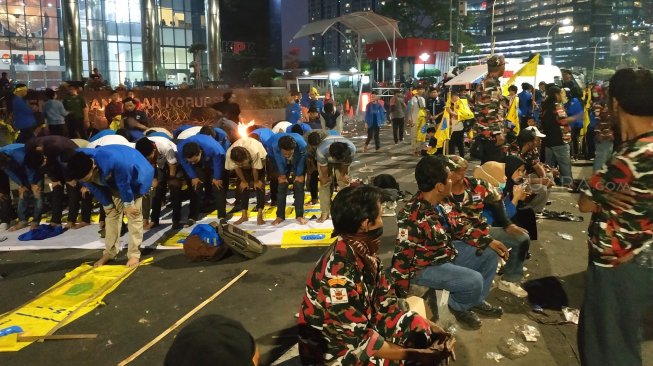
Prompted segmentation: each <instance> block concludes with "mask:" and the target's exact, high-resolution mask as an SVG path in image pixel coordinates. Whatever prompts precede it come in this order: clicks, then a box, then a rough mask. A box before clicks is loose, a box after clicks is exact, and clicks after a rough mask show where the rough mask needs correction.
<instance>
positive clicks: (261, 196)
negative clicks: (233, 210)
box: [236, 169, 265, 211]
mask: <svg viewBox="0 0 653 366" xmlns="http://www.w3.org/2000/svg"><path fill="white" fill-rule="evenodd" d="M243 174H244V175H245V179H247V182H248V183H250V184H253V183H254V174H253V171H252V169H243ZM258 178H259V179H260V180H262V181H263V182H265V169H261V170H259V171H258ZM236 184H237V185H236V195H237V199H238V202H239V206H240V207H239V208H240V210H241V211H246V210H248V209H249V191H250V189H249V187H248V188H246V189H243V190H241V189H240V179H239V180H238V182H237V183H236ZM254 190H255V191H256V209H257V210H262V209H263V208H265V185H264V186H263V189H258V188H255V189H254Z"/></svg>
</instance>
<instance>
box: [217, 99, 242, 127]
mask: <svg viewBox="0 0 653 366" xmlns="http://www.w3.org/2000/svg"><path fill="white" fill-rule="evenodd" d="M212 107H213V109H215V110H217V111H220V112H222V115H223V116H224V117H225V118H226V119H228V120H230V121H234V122H238V121H240V106H239V105H238V104H237V103H229V102H228V101H226V100H223V101H222V102H219V103H215V104H214V105H213V106H212Z"/></svg>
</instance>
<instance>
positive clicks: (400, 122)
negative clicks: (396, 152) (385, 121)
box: [392, 118, 404, 144]
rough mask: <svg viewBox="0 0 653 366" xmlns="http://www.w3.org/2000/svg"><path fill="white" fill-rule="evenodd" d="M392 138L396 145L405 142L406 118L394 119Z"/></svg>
mask: <svg viewBox="0 0 653 366" xmlns="http://www.w3.org/2000/svg"><path fill="white" fill-rule="evenodd" d="M392 136H393V137H394V139H395V144H396V143H398V142H399V141H404V118H393V119H392Z"/></svg>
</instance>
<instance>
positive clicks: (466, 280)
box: [414, 241, 499, 311]
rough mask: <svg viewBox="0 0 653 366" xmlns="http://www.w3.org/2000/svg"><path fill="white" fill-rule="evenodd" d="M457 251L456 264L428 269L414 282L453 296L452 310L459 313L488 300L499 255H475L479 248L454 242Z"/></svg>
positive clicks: (489, 253) (492, 253) (491, 251)
mask: <svg viewBox="0 0 653 366" xmlns="http://www.w3.org/2000/svg"><path fill="white" fill-rule="evenodd" d="M453 245H454V246H455V247H456V250H458V256H457V257H456V260H455V261H454V263H444V264H439V265H434V266H428V267H426V268H424V269H423V270H422V271H420V272H419V273H417V276H416V277H415V280H414V281H415V283H417V284H418V285H420V286H426V287H429V288H432V289H444V290H447V291H449V292H450V293H451V296H449V307H451V308H452V309H453V310H456V311H465V310H469V309H470V308H472V307H473V306H476V305H478V304H480V303H482V302H483V301H485V299H486V298H487V295H488V294H489V293H490V288H491V286H492V280H493V279H494V276H495V275H496V272H497V266H498V264H499V256H498V255H497V254H496V253H495V252H494V251H493V250H492V249H490V248H487V249H486V250H484V251H483V253H482V254H481V255H480V256H478V255H476V248H475V247H473V246H471V245H469V244H466V243H464V242H462V241H454V242H453Z"/></svg>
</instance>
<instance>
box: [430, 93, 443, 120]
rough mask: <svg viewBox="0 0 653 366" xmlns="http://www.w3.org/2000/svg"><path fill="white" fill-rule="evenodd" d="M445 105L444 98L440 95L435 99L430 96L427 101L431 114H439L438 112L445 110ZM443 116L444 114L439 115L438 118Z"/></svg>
mask: <svg viewBox="0 0 653 366" xmlns="http://www.w3.org/2000/svg"><path fill="white" fill-rule="evenodd" d="M444 105H445V104H444V100H442V99H441V98H440V97H438V98H435V99H432V98H429V99H428V101H427V102H426V109H427V110H428V111H429V113H430V114H431V116H437V115H438V114H440V113H442V112H444ZM441 117H442V116H439V117H438V119H440V118H441Z"/></svg>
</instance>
